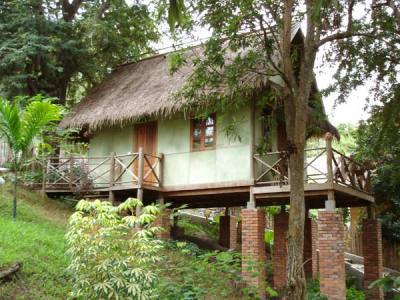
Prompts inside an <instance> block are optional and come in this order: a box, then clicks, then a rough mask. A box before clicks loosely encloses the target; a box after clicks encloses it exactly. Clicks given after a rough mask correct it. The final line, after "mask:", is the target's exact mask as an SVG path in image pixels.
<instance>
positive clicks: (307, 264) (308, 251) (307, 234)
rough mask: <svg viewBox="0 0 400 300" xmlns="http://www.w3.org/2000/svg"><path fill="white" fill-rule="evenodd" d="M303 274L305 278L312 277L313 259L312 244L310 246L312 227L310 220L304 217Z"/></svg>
mask: <svg viewBox="0 0 400 300" xmlns="http://www.w3.org/2000/svg"><path fill="white" fill-rule="evenodd" d="M303 249H304V252H303V257H304V273H305V275H306V278H307V279H308V278H312V277H313V269H312V259H313V256H312V254H313V244H312V227H311V219H310V218H309V217H308V216H306V218H305V222H304V248H303Z"/></svg>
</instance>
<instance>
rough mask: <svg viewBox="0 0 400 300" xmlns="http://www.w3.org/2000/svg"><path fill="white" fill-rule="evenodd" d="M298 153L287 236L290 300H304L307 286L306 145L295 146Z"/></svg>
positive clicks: (293, 161)
mask: <svg viewBox="0 0 400 300" xmlns="http://www.w3.org/2000/svg"><path fill="white" fill-rule="evenodd" d="M295 146H296V152H295V153H293V154H292V155H290V159H289V178H290V210H289V228H288V236H287V239H288V241H287V261H288V263H287V272H286V274H287V286H288V297H289V299H296V300H298V299H299V300H300V299H301V300H303V299H306V296H307V286H306V279H305V274H304V264H303V245H304V221H305V204H304V143H303V145H300V144H297V143H296V144H295Z"/></svg>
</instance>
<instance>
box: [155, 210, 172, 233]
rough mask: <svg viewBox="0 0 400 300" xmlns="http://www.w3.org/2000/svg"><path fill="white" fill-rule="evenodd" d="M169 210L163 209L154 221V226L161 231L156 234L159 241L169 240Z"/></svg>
mask: <svg viewBox="0 0 400 300" xmlns="http://www.w3.org/2000/svg"><path fill="white" fill-rule="evenodd" d="M170 216H171V210H170V209H164V210H163V211H162V212H161V213H160V215H159V216H158V217H157V219H156V220H155V221H154V226H156V227H161V228H162V231H160V232H157V233H156V237H158V238H160V239H169V238H171V220H170Z"/></svg>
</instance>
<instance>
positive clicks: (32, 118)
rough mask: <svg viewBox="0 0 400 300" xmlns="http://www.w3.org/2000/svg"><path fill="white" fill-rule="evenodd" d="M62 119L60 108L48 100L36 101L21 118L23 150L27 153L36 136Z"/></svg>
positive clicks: (26, 109)
mask: <svg viewBox="0 0 400 300" xmlns="http://www.w3.org/2000/svg"><path fill="white" fill-rule="evenodd" d="M60 118H61V109H60V107H59V106H58V105H56V104H53V103H51V102H50V101H48V100H42V101H39V100H35V101H33V102H31V103H29V104H28V106H27V107H26V108H25V112H24V113H23V115H22V118H21V124H22V132H21V148H22V149H21V150H22V151H26V150H27V148H28V147H29V146H30V145H31V144H32V141H33V139H34V138H35V137H36V136H38V135H39V134H40V133H41V132H42V131H43V130H44V129H45V128H46V127H47V126H49V125H51V124H52V123H54V122H56V121H58V120H60Z"/></svg>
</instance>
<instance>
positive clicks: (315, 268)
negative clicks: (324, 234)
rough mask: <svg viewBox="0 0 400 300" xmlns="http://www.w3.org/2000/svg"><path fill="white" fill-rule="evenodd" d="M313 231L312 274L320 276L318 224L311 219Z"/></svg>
mask: <svg viewBox="0 0 400 300" xmlns="http://www.w3.org/2000/svg"><path fill="white" fill-rule="evenodd" d="M311 232H312V234H311V235H312V274H313V278H318V274H319V250H318V224H317V222H316V221H315V220H311Z"/></svg>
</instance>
